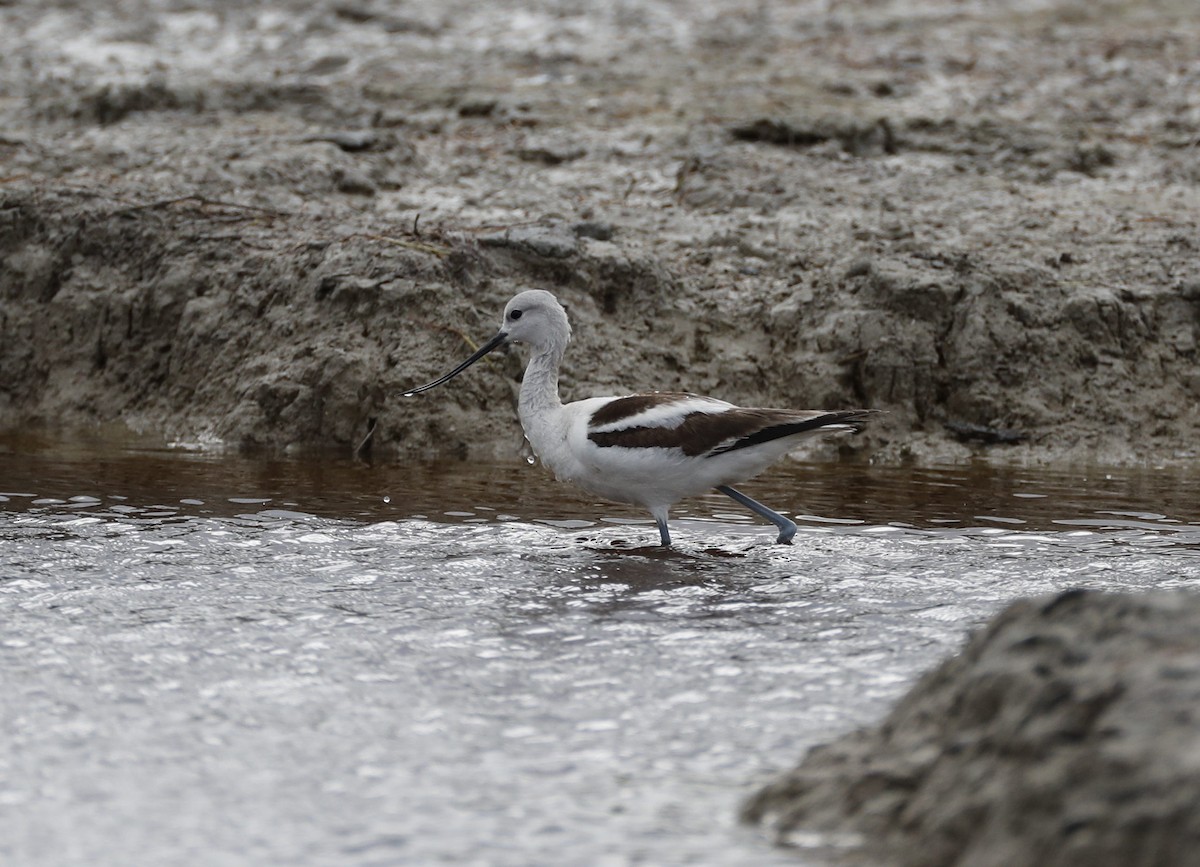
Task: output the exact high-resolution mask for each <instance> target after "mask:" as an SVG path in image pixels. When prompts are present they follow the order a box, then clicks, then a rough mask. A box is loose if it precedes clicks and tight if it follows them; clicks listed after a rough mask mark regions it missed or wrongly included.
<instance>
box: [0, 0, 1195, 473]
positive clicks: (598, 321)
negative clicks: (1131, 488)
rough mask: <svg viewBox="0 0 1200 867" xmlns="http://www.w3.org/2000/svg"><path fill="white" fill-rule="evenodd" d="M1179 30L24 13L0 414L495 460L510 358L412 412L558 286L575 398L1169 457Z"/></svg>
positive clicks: (1186, 128)
mask: <svg viewBox="0 0 1200 867" xmlns="http://www.w3.org/2000/svg"><path fill="white" fill-rule="evenodd" d="M1193 12H1194V7H1193V4H1192V3H1191V2H1190V0H1158V2H1143V3H1122V2H1106V3H1085V2H1079V0H1075V2H1068V0H1059V2H1055V0H1012V2H1005V3H925V2H920V3H914V2H870V0H857V2H842V3H836V4H830V3H823V2H822V3H818V2H801V3H793V4H783V3H770V2H759V0H755V2H750V0H746V2H735V3H714V2H705V0H693V2H666V0H638V2H626V3H621V4H618V5H616V6H614V7H612V8H607V7H602V6H596V7H593V6H591V5H589V4H582V3H575V2H548V0H547V2H534V3H525V2H523V3H519V4H518V3H512V2H501V3H488V4H478V3H466V2H460V0H451V2H446V3H440V4H421V3H382V2H379V3H373V2H369V0H348V2H322V3H300V2H273V3H266V4H234V3H228V2H219V0H210V2H200V3H197V2H194V0H188V2H182V0H143V2H135V0H128V2H121V0H111V2H108V3H87V4H84V3H73V2H58V3H41V2H37V3H35V2H7V3H0V57H3V58H4V62H3V63H2V64H0V298H2V299H3V306H2V308H0V426H3V427H7V428H13V427H28V428H36V427H38V426H43V427H49V428H54V429H61V428H77V427H85V428H86V427H94V426H96V425H102V426H103V425H117V426H124V427H129V428H132V429H133V430H135V431H139V432H145V433H152V434H157V435H161V436H162V437H164V438H166V439H168V440H178V441H187V442H208V443H218V442H219V443H225V444H228V445H230V446H233V447H239V448H255V447H258V448H264V449H278V448H288V447H291V448H308V447H333V448H337V449H341V450H343V451H350V450H353V449H355V448H357V447H358V446H359V445H360V444H361V443H362V442H363V441H364V439H365V438H366V437H367V434H368V432H369V431H371V430H374V436H373V438H372V440H371V441H370V444H371V445H373V446H374V448H375V449H376V450H377V451H378V452H380V453H385V454H389V455H405V456H416V455H431V454H435V453H439V454H447V455H466V454H472V453H474V454H494V453H505V454H512V453H513V452H514V451H516V450H517V449H519V447H520V442H521V440H520V433H519V428H518V427H517V424H516V420H515V411H514V409H513V397H514V391H515V387H516V382H517V378H518V376H519V372H520V363H519V361H518V359H517V358H516V356H515V355H512V356H510V357H508V358H507V359H505V358H500V359H499V360H497V361H496V362H495V363H494V364H492V365H490V366H486V365H485V366H481V367H480V368H479V369H478V370H477V371H474V372H473V373H472V375H470V376H469V377H466V378H463V379H462V380H460V381H459V382H458V383H456V385H455V387H454V388H453V389H452V390H447V391H445V392H441V393H439V394H437V395H436V396H430V397H427V398H425V399H420V400H412V401H402V400H399V399H397V398H395V397H394V394H395V392H396V390H398V389H399V388H401V387H404V386H408V385H411V384H413V383H416V382H421V381H425V380H427V379H429V378H431V377H432V376H433V375H436V374H438V373H441V372H443V371H444V370H445V369H446V368H447V367H448V365H450V364H451V363H453V362H456V361H457V360H459V359H461V358H462V357H463V356H464V355H465V354H466V353H467V352H469V351H470V349H471V341H472V340H475V341H481V340H483V339H484V338H486V337H488V336H490V334H491V333H492V332H493V331H494V329H495V327H496V320H497V316H498V312H499V310H500V309H501V307H502V305H503V302H504V301H505V300H506V298H507V297H508V296H509V295H510V294H512V293H513V292H515V291H516V290H518V289H520V288H524V287H528V286H540V287H544V288H549V289H551V290H553V291H555V292H557V293H558V294H559V295H560V296H561V297H562V298H563V299H564V300H565V301H566V302H567V303H568V304H569V307H570V312H571V315H572V317H573V319H574V323H575V333H576V341H575V344H574V346H573V348H572V351H571V353H570V354H569V356H568V360H567V368H568V369H567V371H566V375H565V377H564V382H563V386H564V394H565V396H566V397H569V398H582V397H587V396H591V395H595V394H606V393H613V392H621V391H625V390H636V389H645V388H669V389H678V388H684V389H688V390H693V391H699V392H704V393H711V394H714V395H716V396H720V397H723V398H726V399H729V400H733V401H735V402H738V403H743V404H766V405H782V406H796V407H823V408H844V407H852V406H871V407H877V408H882V409H887V410H889V411H890V414H889V415H888V416H887V421H886V422H885V423H883V424H881V425H878V426H877V427H876V428H875V430H874V431H873V432H872V433H871V434H869V435H867V436H865V437H860V438H858V439H857V440H856V441H854V442H853V443H851V444H848V445H844V446H842V448H848V449H857V450H860V451H862V452H867V453H871V454H873V455H875V456H878V457H880V458H893V459H898V458H904V457H915V458H917V459H931V458H939V459H947V458H949V459H955V458H961V457H965V456H967V455H969V454H971V453H972V452H973V451H986V452H988V453H990V454H996V455H1001V456H1005V457H1012V458H1017V459H1039V460H1040V459H1056V458H1083V457H1090V458H1097V459H1101V460H1106V461H1122V462H1137V461H1169V460H1172V459H1180V458H1183V459H1186V458H1188V457H1190V456H1192V454H1193V449H1194V443H1195V440H1196V435H1197V430H1196V428H1197V421H1198V411H1197V405H1198V404H1197V398H1198V397H1200V374H1198V373H1197V371H1196V366H1195V362H1196V352H1197V335H1196V331H1197V321H1198V313H1200V265H1198V264H1197V262H1198V258H1200V251H1198V249H1197V247H1198V245H1200V233H1198V232H1197V228H1198V224H1200V191H1198V189H1197V186H1198V184H1200V146H1198V142H1200V50H1198V49H1197V46H1198V45H1200V23H1198V22H1197V19H1196V18H1195V16H1194V14H1192V13H1193ZM947 425H950V427H947ZM827 448H833V446H828V447H827Z"/></svg>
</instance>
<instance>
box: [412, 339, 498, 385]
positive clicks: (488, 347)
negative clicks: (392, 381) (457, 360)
mask: <svg viewBox="0 0 1200 867" xmlns="http://www.w3.org/2000/svg"><path fill="white" fill-rule="evenodd" d="M507 341H508V332H507V331H501V332H500V333H499V334H497V335H496V336H495V337H493V338H492V339H491V340H489V341H488V342H487V343H485V344H483V346H481V347H479V349H477V350H475V353H474V354H473V355H472V356H471V357H470V358H468V359H467V360H466V361H464V362H463V363H462V364H460V365H459V366H458V367H456V368H454V370H452V371H450V372H449V373H447V374H446V375H445V376H442V377H439V378H438V379H435V380H434V381H433V382H427V383H425V384H424V385H419V386H417V387H416V388H410V389H409V390H408V391H405V392H401V396H402V397H412V396H413V395H414V394H420V393H421V392H423V391H429V389H431V388H437V387H438V386H439V385H441V384H442V383H444V382H449V381H450V380H452V379H454V377H456V376H458V375H459V374H460V373H462V372H463V371H464V370H466V369H467V368H468V367H470V366H471V365H472V364H474V363H475V362H476V361H478V360H479V359H481V358H483V357H484V356H485V355H487V354H488V353H489V352H491V351H492V350H493V349H497V348H499V347H501V346H503V345H504V344H505V343H506V342H507Z"/></svg>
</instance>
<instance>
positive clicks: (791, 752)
mask: <svg viewBox="0 0 1200 867" xmlns="http://www.w3.org/2000/svg"><path fill="white" fill-rule="evenodd" d="M1198 483H1200V476H1197V475H1196V474H1195V473H1187V472H1182V471H1180V470H1178V469H1176V470H1171V471H1166V470H1152V469H1148V470H1141V471H1131V470H1108V471H1105V470H1097V469H1087V470H1078V471H1071V472H1047V471H1039V472H1035V471H1027V470H995V469H989V468H987V467H985V466H977V467H969V468H942V469H905V468H878V467H867V466H846V465H795V466H785V467H782V468H780V469H779V470H777V471H776V472H774V473H772V474H771V475H769V476H766V477H764V478H763V479H762V480H760V481H758V482H755V483H753V484H750V485H747V486H746V490H747V491H748V492H750V493H752V494H753V495H755V496H759V497H761V499H763V500H764V501H765V502H767V503H768V504H770V505H772V506H774V507H775V508H778V509H781V510H783V511H785V512H788V513H794V514H799V515H801V516H804V517H803V518H802V519H801V520H800V523H801V529H800V531H799V533H798V534H797V539H796V544H795V546H793V547H791V548H782V547H778V546H774V545H772V544H769V543H770V541H771V539H773V537H774V530H773V528H771V527H769V526H768V525H766V524H764V523H762V522H759V521H757V520H755V519H753V518H752V516H749V515H748V514H747V515H743V514H742V512H741V510H740V509H739V508H738V507H737V506H736V505H734V504H733V503H732V502H730V501H728V500H726V499H725V498H724V497H720V496H714V497H712V498H706V499H701V500H697V501H693V502H690V503H688V504H686V506H687V508H686V509H682V510H680V514H681V519H680V520H676V521H675V522H673V524H672V530H673V533H674V535H675V537H676V540H677V542H678V550H676V551H673V552H661V551H658V550H656V549H654V548H651V547H645V546H647V545H649V543H651V542H653V541H654V540H655V539H656V538H657V533H656V531H655V529H654V526H653V524H652V522H650V520H649V519H648V518H647V517H646V516H645V515H643V514H641V513H639V512H637V511H636V510H627V509H624V508H622V507H617V506H611V505H607V504H596V503H593V502H592V501H590V500H589V499H587V498H586V497H583V496H581V495H578V494H575V493H573V492H572V491H570V490H569V489H567V488H564V487H562V486H559V485H557V484H555V483H553V482H552V481H550V480H549V479H548V478H547V477H546V475H545V474H544V472H543V471H542V470H540V469H537V468H531V467H528V466H525V465H524V463H522V462H518V461H514V462H513V463H512V464H507V465H501V466H494V467H473V466H469V465H464V464H459V463H447V464H431V465H416V466H393V467H380V466H377V467H367V466H364V465H361V464H354V463H351V462H348V461H315V460H313V461H292V462H289V461H275V462H271V461H251V460H246V459H237V458H216V457H212V456H205V455H193V454H187V453H178V452H165V451H155V450H152V449H137V448H133V447H124V448H119V449H118V448H113V447H112V446H111V445H104V446H88V445H86V444H85V445H79V444H74V445H68V444H62V443H53V444H49V443H38V442H35V441H28V440H26V441H22V442H16V441H12V440H9V441H0V491H2V492H3V499H2V500H0V608H2V611H0V616H2V618H3V620H2V623H3V631H2V632H0V686H2V689H3V694H4V700H3V702H0V720H2V722H3V731H4V740H5V749H4V751H3V753H0V862H4V863H12V864H21V865H55V867H59V865H75V864H79V865H83V864H87V865H94V864H117V863H119V864H123V865H141V864H145V865H173V864H179V865H185V864H186V865H195V864H205V865H210V864H211V865H225V864H230V865H235V864H238V865H240V864H289V865H370V864H379V865H384V864H388V865H391V864H421V865H424V864H439V863H444V864H480V865H533V864H545V865H560V864H589V865H593V864H595V865H608V864H611V865H624V864H647V865H670V864H705V865H709V864H711V865H745V864H756V865H759V864H761V865H795V864H796V863H803V862H802V861H801V862H798V861H797V856H796V854H795V853H786V852H781V851H777V850H774V849H772V848H771V847H770V846H768V845H767V844H766V843H765V842H764V841H763V840H762V839H761V838H760V837H759V835H758V834H757V833H756V832H755V831H754V830H752V829H745V828H741V827H739V826H738V825H737V824H736V821H735V814H736V809H737V805H738V803H739V801H740V800H741V799H742V798H743V797H745V795H746V794H748V793H749V792H750V791H751V790H752V789H753V788H754V786H755V785H756V784H759V783H761V782H763V781H765V780H766V779H768V778H769V777H770V776H771V775H772V774H773V773H775V772H777V771H779V770H781V769H783V768H786V767H788V766H790V765H792V764H794V763H795V762H796V761H797V760H798V759H799V758H800V757H801V755H802V753H803V751H804V750H805V749H806V748H807V747H809V746H811V745H813V744H815V743H819V742H822V741H826V740H829V739H831V738H833V737H835V736H837V735H838V734H840V733H842V732H844V731H846V730H847V729H850V728H853V727H854V726H857V725H862V724H866V723H869V722H872V721H874V720H875V719H877V718H878V717H879V716H880V715H881V714H882V713H884V712H885V710H886V709H887V707H888V706H889V705H890V704H891V702H893V701H894V700H895V698H896V697H897V696H898V695H899V694H901V693H902V692H903V691H904V690H905V689H906V688H907V686H908V685H909V684H911V682H912V681H913V679H914V678H915V677H916V676H917V675H918V674H919V673H920V671H922V670H923V669H925V668H927V667H928V666H930V665H931V664H933V663H934V662H935V661H936V660H938V659H940V658H941V657H943V656H944V655H946V654H947V653H949V652H951V651H952V650H953V649H954V648H956V647H958V646H959V644H960V643H961V640H962V637H963V635H964V633H965V631H966V630H968V629H969V628H970V627H972V626H974V625H977V624H978V623H980V622H981V621H982V620H983V619H985V618H986V617H987V616H988V615H990V614H991V613H992V612H994V611H995V610H996V609H997V608H998V607H1000V606H1001V605H1003V604H1004V603H1005V602H1006V601H1008V600H1010V599H1012V598H1014V597H1017V596H1022V595H1027V594H1030V593H1042V592H1048V591H1053V590H1059V589H1063V588H1067V587H1076V586H1086V587H1102V588H1110V589H1149V588H1162V587H1191V586H1194V585H1195V584H1196V582H1197V580H1198V579H1200V559H1198V557H1197V555H1198V553H1200V498H1197V486H1198Z"/></svg>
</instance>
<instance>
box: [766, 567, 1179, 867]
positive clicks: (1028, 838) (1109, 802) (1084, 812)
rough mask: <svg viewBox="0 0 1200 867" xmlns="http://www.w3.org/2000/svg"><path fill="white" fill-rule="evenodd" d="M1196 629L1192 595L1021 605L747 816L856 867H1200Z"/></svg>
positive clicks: (1064, 598)
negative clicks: (1199, 856)
mask: <svg viewBox="0 0 1200 867" xmlns="http://www.w3.org/2000/svg"><path fill="white" fill-rule="evenodd" d="M1198 627H1200V600H1198V599H1197V598H1196V597H1195V595H1194V594H1190V593H1189V594H1165V593H1164V594H1138V595H1125V594H1103V593H1087V592H1083V591H1073V592H1068V593H1065V594H1061V595H1059V596H1057V597H1053V598H1046V597H1043V598H1040V599H1035V600H1025V601H1021V602H1018V603H1015V604H1014V605H1012V606H1010V607H1009V608H1008V609H1006V610H1005V611H1004V612H1002V613H1001V614H999V615H998V616H997V617H995V618H994V619H993V620H992V622H991V623H990V624H989V625H988V626H987V628H986V629H984V630H982V631H981V632H980V633H979V634H977V635H976V636H974V638H973V639H972V640H971V641H970V642H969V643H968V645H967V647H966V648H965V649H964V650H963V651H962V653H961V654H959V655H958V656H956V657H954V658H952V659H950V660H948V661H947V662H945V663H944V664H942V665H941V666H940V667H938V668H937V669H935V670H934V671H932V672H930V673H929V674H927V675H926V676H925V677H924V678H923V679H922V680H921V681H920V682H918V684H917V685H916V686H915V687H914V688H913V689H912V690H911V691H910V692H909V693H908V695H906V696H905V697H904V699H902V700H901V702H900V703H899V704H898V705H897V707H896V708H895V710H893V711H892V713H891V714H890V715H889V716H888V718H887V719H885V720H884V721H883V722H882V723H881V724H880V725H879V726H878V727H876V728H872V729H869V730H862V731H859V732H856V733H854V734H851V735H849V736H847V737H845V738H843V739H841V740H838V741H836V742H834V743H832V744H830V745H827V746H824V747H819V748H817V749H814V750H813V751H811V752H810V753H809V754H808V756H807V757H806V759H805V760H804V762H803V763H802V764H801V765H800V767H799V768H797V769H796V770H795V771H793V772H792V773H790V774H788V775H786V776H784V777H783V778H781V779H780V780H779V781H777V782H776V783H774V784H772V785H770V786H768V787H767V788H765V789H763V790H762V791H761V792H759V793H758V794H757V795H756V796H755V797H754V798H753V799H752V800H751V801H750V802H749V803H748V804H747V806H746V817H747V818H748V819H750V820H753V821H765V822H766V823H767V824H769V825H771V826H773V828H774V830H775V832H776V833H777V834H778V835H779V836H780V837H781V838H782V839H785V840H787V839H789V838H794V842H798V841H803V842H807V843H809V844H811V843H813V842H817V843H820V844H823V845H825V846H827V847H829V849H832V850H836V849H837V848H838V847H839V846H840V847H844V848H845V849H847V850H849V851H853V852H856V853H858V854H862V853H864V852H866V853H869V854H867V855H866V860H865V862H860V861H859V859H858V857H857V855H856V856H855V857H852V858H850V862H851V863H870V864H880V863H886V864H904V865H922V867H939V865H952V864H973V865H1003V864H1042V865H1048V867H1052V865H1072V864H1091V865H1097V867H1105V865H1113V867H1118V865H1119V867H1124V865H1132V864H1145V865H1152V864H1153V865H1160V867H1167V865H1180V867H1183V865H1189V864H1193V863H1195V859H1196V854H1195V853H1196V847H1197V845H1198V844H1200V819H1198V817H1197V814H1196V810H1195V804H1196V802H1197V799H1200V770H1198V768H1197V763H1196V755H1197V750H1198V749H1200V739H1198V735H1197V728H1196V707H1197V702H1198V700H1200V640H1198V639H1197V635H1200V631H1198ZM860 847H862V848H860Z"/></svg>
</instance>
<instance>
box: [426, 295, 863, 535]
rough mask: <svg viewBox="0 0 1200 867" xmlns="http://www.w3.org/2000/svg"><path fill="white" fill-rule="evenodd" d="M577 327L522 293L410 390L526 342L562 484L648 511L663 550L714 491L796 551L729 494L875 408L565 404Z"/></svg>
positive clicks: (540, 423) (546, 460)
mask: <svg viewBox="0 0 1200 867" xmlns="http://www.w3.org/2000/svg"><path fill="white" fill-rule="evenodd" d="M570 340H571V324H570V322H569V321H568V320H567V313H566V311H565V310H564V309H563V307H562V305H561V304H559V303H558V299H557V298H555V297H554V296H553V295H552V294H551V293H549V292H546V291H544V290H541V289H530V290H527V291H525V292H521V293H520V294H518V295H517V296H515V297H514V298H513V299H512V300H511V301H509V302H508V304H507V306H505V308H504V319H503V321H502V323H501V325H500V331H499V332H498V333H497V334H496V335H495V336H494V337H493V338H492V339H491V340H489V341H488V342H487V343H485V344H484V345H483V346H481V347H479V349H478V351H476V352H475V353H474V354H473V355H472V356H471V357H470V358H468V359H467V360H466V361H464V362H463V363H462V364H460V365H459V366H458V367H456V368H454V370H452V371H450V372H449V373H447V374H446V375H445V376H443V377H441V378H439V379H435V380H434V381H433V382H430V383H427V384H426V385H422V386H419V387H417V388H414V389H411V390H409V391H406V392H404V396H405V397H411V396H412V395H415V394H419V393H421V392H423V391H428V390H429V389H431V388H436V387H437V386H439V385H442V384H443V383H445V382H448V381H449V380H451V379H453V378H454V377H456V376H458V375H459V374H460V373H462V372H463V371H464V370H466V369H467V368H468V367H470V366H471V365H472V364H474V363H475V362H477V361H478V360H479V359H481V358H483V357H484V356H485V355H487V354H488V353H489V352H491V351H492V350H494V349H497V348H498V347H501V346H503V345H505V344H506V343H524V344H526V345H527V346H528V347H529V348H530V350H531V355H530V357H529V364H528V366H527V367H526V368H525V376H524V378H523V379H522V380H521V395H520V398H519V400H518V402H517V410H518V415H519V416H520V419H521V426H522V427H523V428H524V429H525V437H526V438H527V439H528V440H529V443H530V445H531V446H532V447H533V451H534V454H536V455H537V456H538V458H539V459H540V460H541V462H542V463H543V464H545V465H546V466H547V467H549V468H550V470H551V471H552V472H553V473H554V475H555V477H556V478H558V479H559V480H560V481H564V482H571V483H573V484H575V485H578V486H579V487H581V488H583V489H584V490H585V491H589V492H590V493H593V494H596V495H598V496H600V497H604V498H605V499H608V500H613V501H615V502H618V503H632V504H634V505H637V506H641V507H643V508H645V509H648V510H649V511H650V514H652V515H653V516H654V520H655V522H656V523H657V524H658V532H659V536H660V538H661V541H662V544H663V545H670V544H671V534H670V533H669V532H668V531H667V513H668V511H669V510H670V508H671V506H672V505H674V504H675V503H677V502H679V501H680V500H682V499H683V498H684V497H691V496H695V495H697V494H701V493H703V492H705V491H707V490H710V489H713V488H715V489H716V490H718V491H720V492H721V493H722V494H725V495H726V496H728V497H732V498H733V499H734V500H736V501H737V502H738V503H741V504H742V505H743V506H745V507H746V508H748V509H750V510H751V511H753V512H755V513H757V514H759V515H761V516H762V517H764V518H766V519H767V520H768V521H770V522H771V523H772V524H774V525H775V526H776V527H778V528H779V538H778V539H777V541H778V542H779V543H780V544H787V543H790V542H791V540H792V536H794V535H795V533H796V525H795V523H793V522H792V521H791V520H789V519H788V518H785V517H784V516H783V515H780V514H779V513H778V512H775V511H772V510H771V509H768V508H767V507H766V506H764V505H763V504H762V503H759V502H758V501H756V500H752V499H751V498H750V497H747V496H746V495H745V494H743V493H742V492H741V491H737V490H735V489H733V488H731V487H730V485H731V484H733V483H735V482H741V481H744V480H746V479H748V478H750V477H752V476H755V475H757V474H758V473H760V472H762V471H763V470H765V469H766V468H767V467H768V466H770V465H771V464H772V463H774V462H775V461H777V460H778V459H779V458H781V457H783V456H784V455H785V454H787V453H788V452H789V451H791V450H792V449H793V448H795V446H796V441H797V440H799V439H802V438H804V437H807V436H811V435H813V434H817V433H834V432H852V433H858V432H859V431H860V430H862V428H863V426H864V424H865V422H866V420H867V419H868V418H869V417H870V416H872V415H874V414H875V410H863V409H850V410H835V411H825V410H803V409H748V408H742V407H738V406H734V405H733V404H731V403H726V402H725V401H723V400H716V399H714V398H711V397H701V396H699V395H695V394H686V393H679V392H657V391H656V392H650V393H647V394H632V395H628V396H626V397H592V398H588V399H586V400H577V401H574V402H572V403H568V404H564V403H563V402H562V400H561V399H560V398H559V396H558V369H559V366H560V365H561V364H562V359H563V354H564V353H565V352H566V349H567V344H568V343H569V342H570Z"/></svg>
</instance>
